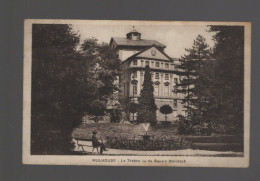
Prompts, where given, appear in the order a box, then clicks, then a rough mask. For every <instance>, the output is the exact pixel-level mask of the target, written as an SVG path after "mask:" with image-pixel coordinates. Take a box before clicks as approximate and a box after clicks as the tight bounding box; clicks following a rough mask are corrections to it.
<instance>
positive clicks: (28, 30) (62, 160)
mask: <svg viewBox="0 0 260 181" xmlns="http://www.w3.org/2000/svg"><path fill="white" fill-rule="evenodd" d="M33 23H38V24H47V23H48V24H86V25H105V24H109V25H133V24H134V25H228V26H231V25H240V26H244V27H245V46H244V50H245V52H244V57H245V58H244V157H199V156H198V157H196V156H99V155H87V156H76V155H68V156H53V155H30V140H31V138H30V135H31V131H30V128H31V72H32V61H31V59H32V24H33ZM250 76H251V23H250V22H194V21H190V22H188V21H185V22H184V21H122V20H58V19H57V20H47V19H27V20H25V21H24V77H23V78H24V79H23V164H45V165H46V164H48V165H103V166H177V167H248V166H249V141H250V139H249V138H250V83H251V82H250ZM105 158H106V159H115V160H114V162H93V160H92V159H105ZM121 159H138V160H140V161H141V162H121ZM154 159H158V160H176V161H180V162H179V163H178V162H177V163H176V162H172V163H155V162H152V163H148V162H147V161H148V160H154ZM183 160H185V162H182V161H183ZM143 161H146V163H145V162H143Z"/></svg>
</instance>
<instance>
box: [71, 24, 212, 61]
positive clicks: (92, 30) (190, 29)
mask: <svg viewBox="0 0 260 181" xmlns="http://www.w3.org/2000/svg"><path fill="white" fill-rule="evenodd" d="M133 26H134V29H135V30H137V31H138V32H140V33H141V34H142V35H141V36H142V37H141V38H142V39H149V40H156V41H158V42H160V43H162V44H164V45H166V46H167V47H166V48H165V52H166V53H167V54H168V55H169V56H170V57H173V58H180V57H181V56H183V55H184V54H185V53H186V52H185V48H191V47H192V44H193V40H194V39H196V37H197V36H198V35H199V34H200V35H202V36H203V37H204V38H205V39H206V42H207V44H208V45H209V47H213V46H214V41H213V40H212V36H213V35H214V33H213V32H208V31H207V30H208V29H209V27H207V26H202V25H134V24H133V25H90V24H89V25H88V24H73V25H72V28H73V30H74V31H75V32H77V33H78V34H79V35H80V37H81V41H83V40H84V39H86V38H93V37H94V38H97V39H98V40H99V42H106V43H109V42H110V39H111V37H126V33H128V32H130V31H131V30H133Z"/></svg>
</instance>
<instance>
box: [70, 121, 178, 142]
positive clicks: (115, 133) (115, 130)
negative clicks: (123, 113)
mask: <svg viewBox="0 0 260 181" xmlns="http://www.w3.org/2000/svg"><path fill="white" fill-rule="evenodd" d="M93 130H97V131H98V137H102V138H105V137H106V136H110V137H119V136H121V137H124V138H128V139H132V138H133V137H136V139H141V135H144V134H145V130H144V128H143V127H142V126H141V125H134V124H120V123H92V124H82V125H81V126H79V127H78V128H75V129H74V130H73V133H72V136H73V137H76V138H84V139H90V138H91V137H92V131H93ZM148 134H149V135H154V137H155V138H158V137H159V138H163V137H174V136H177V126H176V125H175V124H172V125H167V126H164V125H157V126H150V128H149V130H148Z"/></svg>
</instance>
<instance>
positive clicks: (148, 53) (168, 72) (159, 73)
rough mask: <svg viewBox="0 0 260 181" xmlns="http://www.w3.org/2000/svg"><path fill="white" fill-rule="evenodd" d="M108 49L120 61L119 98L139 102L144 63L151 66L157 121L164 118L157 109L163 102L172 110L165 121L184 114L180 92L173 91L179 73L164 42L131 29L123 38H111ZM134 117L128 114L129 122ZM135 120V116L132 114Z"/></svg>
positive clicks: (176, 61) (174, 60)
mask: <svg viewBox="0 0 260 181" xmlns="http://www.w3.org/2000/svg"><path fill="white" fill-rule="evenodd" d="M110 46H111V48H113V49H115V50H117V52H118V54H119V58H120V60H121V61H122V74H121V75H120V77H119V83H120V86H121V88H122V92H121V97H122V98H123V99H124V98H129V100H131V101H134V102H136V103H137V102H138V97H140V93H141V89H142V85H143V81H144V73H145V66H146V65H149V66H150V68H151V74H152V81H153V83H154V98H155V103H156V105H157V108H158V110H157V120H158V121H164V120H165V118H164V115H163V114H161V113H160V112H159V108H160V107H161V106H162V105H165V104H168V105H170V106H171V107H172V109H173V113H171V114H168V116H167V117H168V118H167V120H169V121H175V120H177V119H178V117H177V116H178V115H183V116H185V115H186V110H185V108H184V107H183V104H182V101H181V99H182V98H183V95H182V94H181V93H175V92H174V89H176V83H177V82H178V81H180V79H181V76H179V75H177V74H176V73H177V71H178V69H177V68H176V65H177V63H178V59H175V58H171V57H169V56H168V55H167V54H166V53H165V52H164V49H165V48H166V46H165V45H163V44H161V43H159V42H157V41H155V40H146V39H142V38H141V33H139V32H137V31H136V30H133V31H131V32H129V33H127V34H126V37H112V38H111V41H110ZM132 119H133V117H132V116H130V120H131V121H132ZM135 119H136V117H135Z"/></svg>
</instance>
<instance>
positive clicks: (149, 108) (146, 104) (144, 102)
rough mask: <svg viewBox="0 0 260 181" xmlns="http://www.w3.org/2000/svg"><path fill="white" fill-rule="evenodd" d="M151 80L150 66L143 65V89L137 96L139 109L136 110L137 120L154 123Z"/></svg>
mask: <svg viewBox="0 0 260 181" xmlns="http://www.w3.org/2000/svg"><path fill="white" fill-rule="evenodd" d="M153 91H154V88H153V82H152V77H151V72H150V67H149V66H148V65H147V66H146V67H145V75H144V83H143V89H142V90H141V95H140V97H139V98H138V104H139V109H138V111H137V114H138V115H137V120H138V121H139V122H150V123H151V124H156V110H157V106H156V104H155V99H154V95H153Z"/></svg>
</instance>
